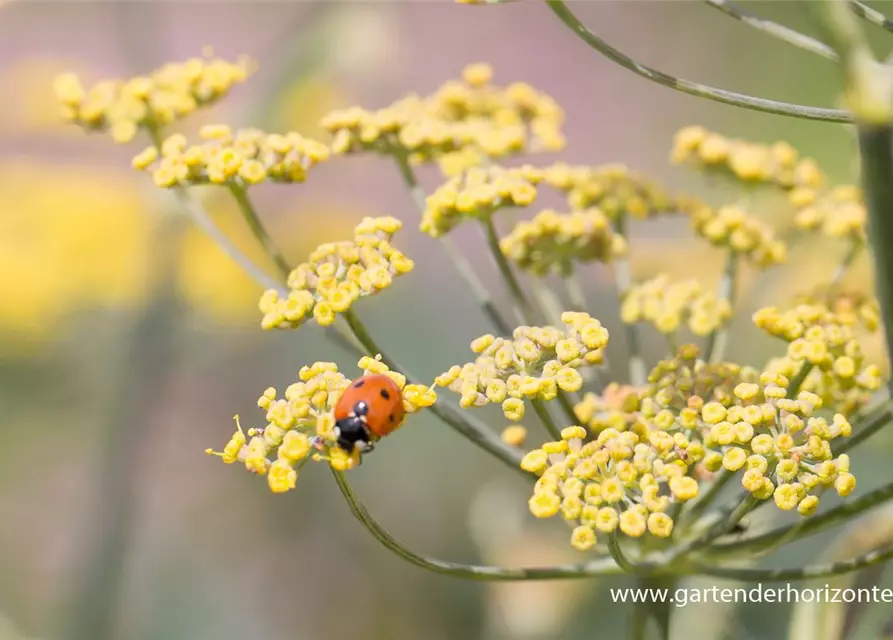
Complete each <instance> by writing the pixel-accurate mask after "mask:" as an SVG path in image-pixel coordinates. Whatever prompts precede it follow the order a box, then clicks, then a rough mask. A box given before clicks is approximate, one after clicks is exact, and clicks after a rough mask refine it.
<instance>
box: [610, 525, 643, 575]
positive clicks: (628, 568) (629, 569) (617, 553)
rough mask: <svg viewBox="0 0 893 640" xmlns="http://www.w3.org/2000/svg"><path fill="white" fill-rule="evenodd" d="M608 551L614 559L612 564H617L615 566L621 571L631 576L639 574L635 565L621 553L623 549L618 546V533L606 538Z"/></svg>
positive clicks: (615, 532)
mask: <svg viewBox="0 0 893 640" xmlns="http://www.w3.org/2000/svg"><path fill="white" fill-rule="evenodd" d="M608 551H609V552H610V553H611V557H612V558H614V562H616V563H617V566H619V567H620V568H621V569H623V570H624V571H625V572H626V573H629V574H631V575H635V574H637V573H639V569H638V568H637V567H636V565H635V564H633V562H632V561H631V560H630V559H629V558H627V557H626V554H624V553H623V548H622V547H621V546H620V533H619V532H617V531H614V532H612V533H611V535H609V536H608Z"/></svg>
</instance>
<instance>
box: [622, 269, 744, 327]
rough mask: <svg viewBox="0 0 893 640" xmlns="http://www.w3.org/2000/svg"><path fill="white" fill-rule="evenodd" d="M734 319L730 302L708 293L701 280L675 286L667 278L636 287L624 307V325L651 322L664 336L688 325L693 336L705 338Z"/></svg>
mask: <svg viewBox="0 0 893 640" xmlns="http://www.w3.org/2000/svg"><path fill="white" fill-rule="evenodd" d="M731 317H732V306H731V305H730V304H729V301H728V300H721V299H719V298H717V297H716V294H715V293H713V292H712V291H704V288H703V287H701V285H700V284H699V283H698V281H697V280H683V281H680V282H671V281H670V278H669V276H667V275H665V274H661V275H658V276H656V277H655V278H652V279H651V280H648V281H646V282H643V283H642V284H639V285H636V286H634V287H633V288H632V289H630V290H629V292H628V293H627V294H626V296H625V297H624V299H623V304H622V305H621V307H620V318H621V319H622V320H623V322H626V323H628V324H632V323H635V322H641V321H646V322H650V323H651V324H653V325H654V326H655V327H656V328H657V330H658V331H660V332H661V333H673V332H675V331H676V330H678V329H679V327H680V326H681V325H682V324H683V323H684V322H687V323H688V328H689V329H690V330H691V332H692V333H694V334H695V335H698V336H705V335H707V334H709V333H710V332H712V331H715V330H716V329H718V328H719V327H721V326H722V325H724V324H725V323H726V322H727V321H728V320H729V318H731Z"/></svg>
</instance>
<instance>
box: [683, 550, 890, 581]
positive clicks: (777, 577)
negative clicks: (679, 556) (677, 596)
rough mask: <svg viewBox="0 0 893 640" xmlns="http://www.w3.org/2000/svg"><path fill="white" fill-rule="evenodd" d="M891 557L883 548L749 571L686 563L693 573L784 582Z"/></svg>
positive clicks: (861, 566)
mask: <svg viewBox="0 0 893 640" xmlns="http://www.w3.org/2000/svg"><path fill="white" fill-rule="evenodd" d="M891 558H893V545H887V546H885V547H881V548H880V549H875V550H874V551H869V552H868V553H865V554H863V555H861V556H857V557H855V558H850V559H849V560H839V561H837V562H828V563H824V564H813V565H807V566H805V567H792V568H789V569H750V568H745V567H717V566H714V565H710V564H706V563H703V562H700V561H697V562H690V563H689V564H690V567H691V569H692V570H693V571H694V572H696V573H701V574H704V575H708V576H716V577H718V578H726V579H730V580H741V581H743V582H778V581H784V580H813V579H816V578H828V577H830V576H838V575H841V574H844V573H852V572H853V571H859V570H860V569H865V568H866V567H871V566H874V565H876V564H880V563H881V562H886V561H888V560H890V559H891Z"/></svg>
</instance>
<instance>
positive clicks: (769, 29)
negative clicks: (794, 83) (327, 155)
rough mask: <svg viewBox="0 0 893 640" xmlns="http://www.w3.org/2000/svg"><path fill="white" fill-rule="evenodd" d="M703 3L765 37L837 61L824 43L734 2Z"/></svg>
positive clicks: (718, 0)
mask: <svg viewBox="0 0 893 640" xmlns="http://www.w3.org/2000/svg"><path fill="white" fill-rule="evenodd" d="M704 1H705V2H706V3H707V5H708V6H711V7H713V8H714V9H718V10H719V11H722V12H723V13H724V14H726V15H727V16H730V17H732V18H734V19H735V20H738V21H739V22H742V23H743V24H746V25H747V26H749V27H753V28H754V29H756V30H758V31H762V32H763V33H765V34H766V35H769V36H771V37H773V38H777V39H779V40H782V41H783V42H787V43H788V44H792V45H794V46H795V47H799V48H800V49H803V50H804V51H809V52H810V53H814V54H816V55H819V56H821V57H823V58H827V59H828V60H832V61H835V62H836V61H837V60H838V57H837V54H836V53H834V49H832V48H831V47H829V46H828V45H826V44H825V43H824V42H821V41H819V40H816V39H815V38H812V37H810V36H808V35H806V34H805V33H800V32H799V31H796V30H795V29H791V28H790V27H786V26H784V25H783V24H779V23H777V22H773V21H772V20H767V19H765V18H760V17H759V16H756V15H754V14H752V13H750V12H748V11H747V10H746V9H744V8H742V7H741V6H739V5H738V4H737V3H735V2H730V1H729V0H704Z"/></svg>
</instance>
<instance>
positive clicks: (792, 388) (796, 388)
mask: <svg viewBox="0 0 893 640" xmlns="http://www.w3.org/2000/svg"><path fill="white" fill-rule="evenodd" d="M812 367H813V364H812V363H811V362H809V361H806V362H804V363H803V364H802V365H800V370H799V371H798V372H797V375H795V376H794V379H793V380H791V384H790V385H789V386H788V398H795V397H796V396H797V394H798V393H799V392H800V387H802V386H803V383H804V382H806V378H807V376H809V373H810V371H812Z"/></svg>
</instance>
